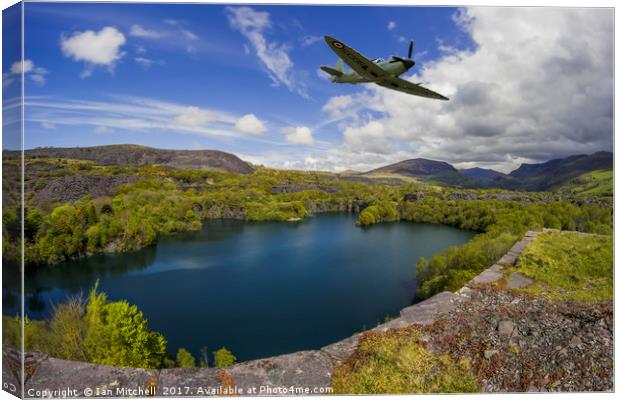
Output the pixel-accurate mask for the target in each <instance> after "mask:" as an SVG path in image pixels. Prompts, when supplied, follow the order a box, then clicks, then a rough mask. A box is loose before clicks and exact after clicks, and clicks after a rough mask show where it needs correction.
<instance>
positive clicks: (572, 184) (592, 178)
mask: <svg viewBox="0 0 620 400" xmlns="http://www.w3.org/2000/svg"><path fill="white" fill-rule="evenodd" d="M557 190H558V191H561V192H566V193H571V194H581V195H598V196H612V195H613V190H614V172H613V171H612V170H598V171H592V172H587V173H585V174H582V175H579V176H578V177H576V178H573V179H571V180H570V181H568V182H566V183H565V184H563V185H562V186H560V187H559V188H558V189H557Z"/></svg>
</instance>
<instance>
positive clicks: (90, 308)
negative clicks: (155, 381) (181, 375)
mask: <svg viewBox="0 0 620 400" xmlns="http://www.w3.org/2000/svg"><path fill="white" fill-rule="evenodd" d="M86 321H87V324H88V329H87V335H86V339H85V340H84V346H85V348H86V351H87V352H88V355H89V358H90V361H91V362H93V363H95V364H106V365H115V366H119V367H139V368H156V367H158V366H160V365H162V363H163V361H164V358H165V355H166V340H165V339H164V337H163V336H161V335H160V334H159V333H156V332H151V331H149V330H148V323H147V321H146V319H145V318H144V316H143V315H142V312H141V311H139V310H138V308H137V307H136V306H135V305H130V304H129V303H127V302H126V301H115V302H109V301H108V300H107V296H106V295H105V293H98V292H97V286H95V287H94V288H93V289H92V291H91V292H90V296H89V299H88V304H87V305H86Z"/></svg>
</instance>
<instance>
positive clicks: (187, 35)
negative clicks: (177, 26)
mask: <svg viewBox="0 0 620 400" xmlns="http://www.w3.org/2000/svg"><path fill="white" fill-rule="evenodd" d="M181 33H182V34H183V36H185V38H186V39H188V40H198V35H196V34H195V33H194V32H192V31H190V30H187V29H181Z"/></svg>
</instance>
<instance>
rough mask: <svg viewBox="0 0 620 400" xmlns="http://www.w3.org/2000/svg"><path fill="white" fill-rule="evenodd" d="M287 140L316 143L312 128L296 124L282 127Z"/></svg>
mask: <svg viewBox="0 0 620 400" xmlns="http://www.w3.org/2000/svg"><path fill="white" fill-rule="evenodd" d="M282 132H283V133H284V137H285V139H286V141H287V142H289V143H293V144H307V145H312V144H314V137H312V130H311V129H310V128H308V127H307V126H296V127H288V128H284V129H282Z"/></svg>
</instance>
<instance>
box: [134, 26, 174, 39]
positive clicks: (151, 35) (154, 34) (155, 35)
mask: <svg viewBox="0 0 620 400" xmlns="http://www.w3.org/2000/svg"><path fill="white" fill-rule="evenodd" d="M129 35H130V36H135V37H139V38H146V39H159V38H162V37H164V36H166V34H165V33H163V32H159V31H156V30H154V29H145V28H143V27H142V25H137V24H136V25H132V26H131V29H130V30H129Z"/></svg>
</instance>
